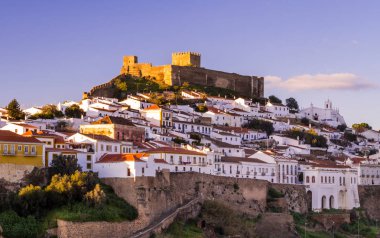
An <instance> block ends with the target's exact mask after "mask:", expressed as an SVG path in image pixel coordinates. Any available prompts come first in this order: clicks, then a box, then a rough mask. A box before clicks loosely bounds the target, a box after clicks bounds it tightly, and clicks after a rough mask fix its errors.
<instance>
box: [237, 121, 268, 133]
mask: <svg viewBox="0 0 380 238" xmlns="http://www.w3.org/2000/svg"><path fill="white" fill-rule="evenodd" d="M243 127H246V128H250V129H254V130H261V131H265V132H266V133H267V136H269V135H271V134H272V133H273V132H274V127H273V123H271V122H269V121H265V120H260V119H252V120H250V121H249V122H248V123H247V124H245V125H243Z"/></svg>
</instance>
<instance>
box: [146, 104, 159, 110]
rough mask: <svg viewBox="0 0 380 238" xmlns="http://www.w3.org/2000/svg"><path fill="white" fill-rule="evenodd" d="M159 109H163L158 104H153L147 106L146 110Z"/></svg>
mask: <svg viewBox="0 0 380 238" xmlns="http://www.w3.org/2000/svg"><path fill="white" fill-rule="evenodd" d="M158 109H161V108H160V107H159V106H157V105H156V104H153V105H152V106H150V107H147V108H145V109H144V110H158Z"/></svg>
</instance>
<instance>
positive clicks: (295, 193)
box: [270, 184, 310, 213]
mask: <svg viewBox="0 0 380 238" xmlns="http://www.w3.org/2000/svg"><path fill="white" fill-rule="evenodd" d="M270 187H272V188H274V189H275V190H277V191H279V192H281V193H282V194H284V195H285V196H284V199H285V201H286V202H285V203H283V204H284V205H285V206H287V208H283V209H282V211H294V212H298V213H306V212H307V211H308V204H310V203H309V201H308V197H307V195H306V190H305V187H304V186H302V185H291V184H270Z"/></svg>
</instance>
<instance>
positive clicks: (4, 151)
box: [3, 145, 8, 154]
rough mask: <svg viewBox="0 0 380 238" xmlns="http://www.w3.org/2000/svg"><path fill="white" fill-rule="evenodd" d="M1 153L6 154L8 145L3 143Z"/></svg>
mask: <svg viewBox="0 0 380 238" xmlns="http://www.w3.org/2000/svg"><path fill="white" fill-rule="evenodd" d="M3 153H4V154H8V145H4V148H3Z"/></svg>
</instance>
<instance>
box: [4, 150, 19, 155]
mask: <svg viewBox="0 0 380 238" xmlns="http://www.w3.org/2000/svg"><path fill="white" fill-rule="evenodd" d="M2 154H3V155H16V152H14V151H13V152H12V151H3V153H2Z"/></svg>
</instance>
